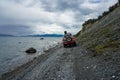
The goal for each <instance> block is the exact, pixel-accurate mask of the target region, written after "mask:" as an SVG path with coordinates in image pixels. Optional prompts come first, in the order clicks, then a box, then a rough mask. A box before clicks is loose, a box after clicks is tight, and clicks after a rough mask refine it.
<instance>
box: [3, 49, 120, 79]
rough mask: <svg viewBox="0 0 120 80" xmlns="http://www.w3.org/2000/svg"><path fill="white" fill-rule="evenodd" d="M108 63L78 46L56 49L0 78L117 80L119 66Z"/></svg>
mask: <svg viewBox="0 0 120 80" xmlns="http://www.w3.org/2000/svg"><path fill="white" fill-rule="evenodd" d="M111 64H112V63H110V62H105V61H100V60H99V58H94V57H92V56H91V54H90V53H88V52H87V51H86V50H84V49H81V48H80V47H74V48H56V49H52V50H50V51H48V52H46V54H45V55H43V56H41V57H40V58H37V59H35V60H34V61H33V62H31V63H29V64H26V65H24V66H23V68H19V69H17V70H15V71H13V72H10V73H7V74H4V75H3V76H2V78H1V79H2V80H8V79H9V80H120V78H119V77H120V75H117V74H118V73H117V72H119V71H118V70H119V66H112V65H111ZM116 70H117V72H116ZM114 73H116V75H114ZM114 76H115V77H114Z"/></svg>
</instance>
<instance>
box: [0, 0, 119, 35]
mask: <svg viewBox="0 0 120 80" xmlns="http://www.w3.org/2000/svg"><path fill="white" fill-rule="evenodd" d="M116 2H117V0H0V34H1V33H2V34H13V35H28V34H46V33H48V34H53V33H55V34H63V31H64V30H67V31H69V32H71V33H73V34H76V33H77V32H78V31H80V29H81V28H82V23H84V21H86V20H88V19H90V18H96V17H97V16H98V15H100V14H102V12H103V11H106V10H108V7H110V6H111V5H113V4H115V3H116Z"/></svg>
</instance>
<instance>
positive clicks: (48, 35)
mask: <svg viewBox="0 0 120 80" xmlns="http://www.w3.org/2000/svg"><path fill="white" fill-rule="evenodd" d="M62 36H63V35H62V34H41V35H39V34H36V35H25V36H20V37H62ZM0 37H18V36H14V35H9V34H0Z"/></svg>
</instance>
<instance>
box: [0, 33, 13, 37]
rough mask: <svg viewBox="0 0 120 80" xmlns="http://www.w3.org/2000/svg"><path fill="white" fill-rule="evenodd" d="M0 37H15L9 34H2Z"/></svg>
mask: <svg viewBox="0 0 120 80" xmlns="http://www.w3.org/2000/svg"><path fill="white" fill-rule="evenodd" d="M0 37H14V36H13V35H9V34H0Z"/></svg>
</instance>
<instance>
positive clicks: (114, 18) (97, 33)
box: [77, 7, 120, 56]
mask: <svg viewBox="0 0 120 80" xmlns="http://www.w3.org/2000/svg"><path fill="white" fill-rule="evenodd" d="M85 26H89V24H88V25H85ZM85 26H84V27H83V29H84V28H85ZM83 29H82V30H81V31H80V32H79V33H78V34H77V40H78V43H79V44H80V45H81V46H82V47H85V48H87V49H88V50H90V51H92V52H94V53H95V54H94V56H96V55H98V54H108V53H109V54H108V55H111V54H113V53H116V52H120V7H117V8H115V9H114V10H113V11H112V12H110V13H109V14H107V15H105V16H104V17H102V18H101V19H100V20H98V21H96V22H94V23H93V24H90V27H89V28H87V29H85V30H84V31H83Z"/></svg>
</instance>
